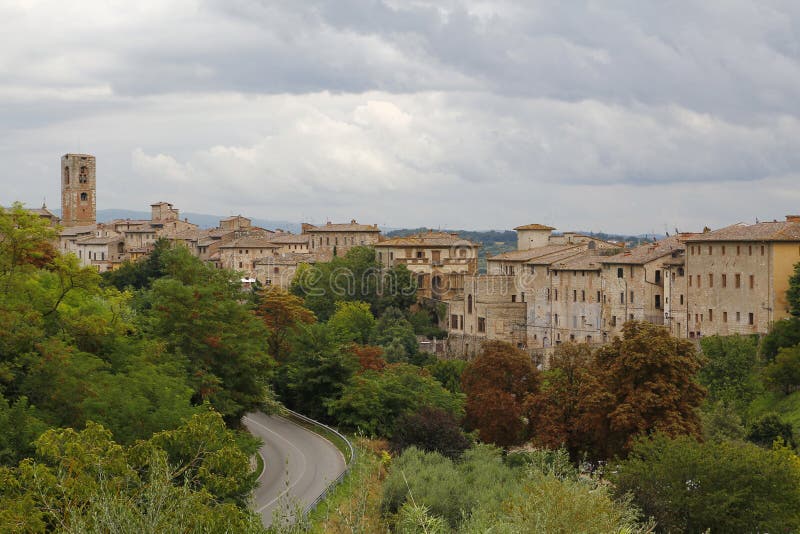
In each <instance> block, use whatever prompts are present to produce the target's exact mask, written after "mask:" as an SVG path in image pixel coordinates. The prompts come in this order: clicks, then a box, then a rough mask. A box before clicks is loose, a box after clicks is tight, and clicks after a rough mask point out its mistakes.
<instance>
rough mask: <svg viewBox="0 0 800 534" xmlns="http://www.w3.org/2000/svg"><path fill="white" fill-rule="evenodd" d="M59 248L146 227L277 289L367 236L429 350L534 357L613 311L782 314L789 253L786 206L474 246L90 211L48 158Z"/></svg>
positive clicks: (715, 327)
mask: <svg viewBox="0 0 800 534" xmlns="http://www.w3.org/2000/svg"><path fill="white" fill-rule="evenodd" d="M61 170H62V173H61V190H62V195H61V203H62V211H61V213H62V217H61V219H60V220H59V219H58V217H56V215H55V214H53V213H52V212H50V211H49V210H47V209H46V208H45V207H43V208H41V209H38V210H33V211H35V212H36V213H38V214H39V215H41V216H42V217H46V218H48V219H50V221H51V222H52V223H53V224H60V226H61V227H62V230H61V231H60V235H59V250H60V251H61V252H63V253H73V254H75V255H76V256H77V257H78V258H79V259H80V261H81V263H82V264H83V265H85V266H94V267H96V268H97V269H98V271H100V272H105V271H108V270H113V269H116V268H117V267H119V266H120V265H121V264H123V263H124V262H126V261H136V260H138V259H140V258H142V257H144V256H146V255H147V254H148V253H149V252H150V251H152V249H153V247H154V245H155V243H156V241H157V240H159V239H165V240H168V241H169V242H171V243H172V244H175V245H181V246H185V247H187V248H188V249H189V250H190V251H191V252H192V254H194V255H196V256H197V257H198V258H200V259H201V260H203V261H206V262H209V263H211V264H213V265H215V266H216V267H218V268H224V269H232V270H236V271H240V272H241V273H242V276H243V278H242V281H243V283H245V284H255V283H258V284H261V285H262V286H273V287H280V288H282V289H288V288H289V286H290V284H291V282H292V280H293V277H294V274H295V272H296V271H297V269H298V266H300V265H302V264H309V265H311V264H314V263H316V262H321V261H329V260H330V259H331V258H333V257H334V256H337V255H344V254H345V253H346V252H347V251H348V250H349V249H351V248H353V247H356V246H368V247H374V249H375V250H376V255H377V259H378V262H379V263H380V264H381V266H383V267H386V268H389V267H392V266H395V265H405V266H406V267H407V268H408V270H409V271H410V272H411V273H412V274H413V276H414V277H415V280H416V284H417V288H418V293H417V294H418V297H419V298H420V299H421V300H422V301H430V302H433V303H434V304H441V305H443V306H444V309H445V310H446V312H445V313H444V314H443V316H442V317H440V320H441V322H442V325H441V326H442V327H443V328H445V329H446V330H447V332H448V337H447V341H446V342H443V343H441V344H438V345H437V351H439V352H444V353H447V354H449V355H455V356H472V355H474V354H476V353H477V351H479V350H480V347H481V344H482V342H483V341H484V340H500V341H505V342H508V343H512V344H513V345H515V346H517V347H519V348H521V349H525V350H527V351H529V352H530V354H531V355H532V356H534V357H535V358H542V357H545V356H546V355H547V353H548V352H549V350H548V349H552V348H553V347H555V346H557V345H559V344H560V343H562V342H565V341H574V342H582V343H589V344H601V343H605V342H608V341H609V340H610V339H613V338H614V337H615V336H618V335H619V334H620V333H621V331H622V326H623V324H624V323H625V322H626V321H629V320H637V321H648V322H650V323H653V324H657V325H664V326H665V327H667V328H668V330H669V331H670V333H671V334H672V335H674V336H676V337H679V338H688V339H697V338H700V337H703V336H710V335H729V334H766V333H767V332H768V330H769V327H770V325H771V324H772V323H773V322H774V321H776V320H779V319H782V318H785V317H786V316H787V315H788V303H787V301H786V298H785V292H786V289H787V284H788V278H789V275H790V274H791V271H792V268H793V265H794V264H795V263H797V262H798V261H800V216H796V215H787V216H786V217H785V220H783V221H771V222H757V223H755V224H744V223H735V224H732V225H730V226H727V227H724V228H720V229H715V230H709V229H706V231H703V232H695V233H692V232H682V233H679V234H677V235H672V236H668V237H666V238H665V239H662V240H659V241H655V242H653V243H648V244H644V245H641V246H637V247H634V248H631V249H627V248H625V245H624V244H623V243H618V242H609V241H604V240H601V239H598V238H596V237H592V236H589V235H584V234H581V233H577V232H570V231H565V232H561V233H556V229H555V228H553V227H550V226H546V225H542V224H537V223H532V224H524V225H521V226H518V227H516V228H515V229H514V230H515V231H516V232H517V249H516V250H514V251H511V252H506V253H502V254H499V255H496V256H491V257H489V258H487V272H486V273H480V272H478V250H479V248H480V244H478V243H475V242H472V241H469V240H466V239H462V238H461V237H459V236H458V235H457V234H453V233H447V232H436V231H428V232H421V233H417V234H414V235H408V236H403V237H393V238H388V237H385V236H383V235H382V233H381V231H380V229H379V228H378V226H377V225H376V224H361V223H359V222H357V221H356V220H355V219H353V220H351V221H349V222H342V223H339V222H327V223H326V224H323V225H312V224H307V223H303V224H302V230H301V233H300V234H293V233H289V232H284V231H281V230H272V229H266V228H260V227H257V226H254V225H252V224H251V219H249V218H247V217H245V216H242V215H237V216H232V217H227V218H224V219H222V220H220V221H219V225H218V226H217V227H216V228H206V229H203V228H199V227H198V226H197V225H196V224H193V223H191V222H189V221H188V220H186V219H181V217H180V212H179V210H178V209H177V208H176V207H175V206H174V205H173V204H171V203H169V202H155V203H154V204H152V205H151V206H150V208H151V217H150V219H147V220H131V219H117V220H113V221H107V222H99V221H97V220H96V192H97V176H96V164H95V158H94V157H93V156H91V155H88V154H66V155H64V156H63V157H62V158H61Z"/></svg>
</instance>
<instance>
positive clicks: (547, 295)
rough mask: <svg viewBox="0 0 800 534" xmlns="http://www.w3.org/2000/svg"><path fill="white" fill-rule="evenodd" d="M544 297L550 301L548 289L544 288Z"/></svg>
mask: <svg viewBox="0 0 800 534" xmlns="http://www.w3.org/2000/svg"><path fill="white" fill-rule="evenodd" d="M544 296H545V298H546V299H547V300H548V301H549V300H550V288H549V287H546V288H544Z"/></svg>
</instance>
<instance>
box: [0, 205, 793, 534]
mask: <svg viewBox="0 0 800 534" xmlns="http://www.w3.org/2000/svg"><path fill="white" fill-rule="evenodd" d="M54 237H55V230H54V229H53V228H51V227H49V226H47V224H46V223H45V222H44V221H43V220H42V219H40V218H38V217H37V216H35V215H31V214H29V213H28V212H26V211H25V210H23V209H22V208H21V206H19V205H16V206H14V207H13V208H10V209H2V210H0V288H1V289H0V430H2V431H0V531H1V532H6V531H9V532H49V531H57V532H76V533H77V532H111V531H115V532H162V531H163V532H173V531H179V532H263V531H264V528H263V527H262V525H261V522H260V518H259V517H258V516H257V515H256V514H254V513H252V512H251V511H250V509H249V507H248V503H249V495H250V492H251V491H252V489H253V487H254V485H255V484H256V476H255V473H254V471H253V468H252V466H251V463H250V458H251V457H252V456H253V454H254V453H255V451H256V450H257V448H258V446H259V443H258V442H257V440H255V439H254V438H252V437H251V436H250V435H249V434H247V433H246V432H244V431H243V427H242V425H241V417H242V415H243V414H245V413H247V412H249V411H253V410H262V411H265V412H267V413H275V412H279V411H280V409H281V406H287V407H289V408H292V409H293V410H296V411H299V412H301V413H303V414H305V415H307V416H309V417H313V418H315V419H318V420H321V421H324V422H326V423H329V424H331V425H335V426H336V427H338V428H339V429H341V430H343V431H345V432H347V433H348V434H350V435H351V436H353V437H354V439H356V441H357V442H358V443H359V448H360V452H361V454H360V455H359V456H360V458H361V460H360V462H361V463H360V464H359V466H357V468H356V469H354V471H353V472H352V473H351V475H350V477H351V479H352V480H351V481H350V482H349V483H345V484H343V485H342V486H341V488H340V489H339V490H337V492H336V493H335V494H334V495H333V496H332V497H331V501H332V502H331V503H330V504H329V505H326V507H325V510H326V512H325V513H324V514H322V515H317V516H313V517H311V518H309V519H308V521H304V522H301V523H299V524H297V525H294V526H279V527H275V528H274V529H273V531H275V532H279V531H280V532H283V531H294V532H302V531H312V532H387V531H388V532H398V533H411V532H427V533H449V532H476V533H477V532H487V531H491V532H503V533H505V532H507V533H512V532H521V531H534V532H609V533H611V532H614V533H617V532H707V531H710V532H795V531H798V530H799V529H800V457H798V455H797V441H796V432H797V429H798V425H799V424H800V266H798V267H797V268H796V270H795V274H794V276H793V277H792V281H791V288H790V290H789V295H788V297H789V302H790V303H791V306H792V317H791V318H789V319H786V320H784V321H779V322H777V323H776V324H775V325H774V328H773V330H772V332H771V333H770V334H769V335H767V336H766V337H764V338H763V339H757V338H751V337H737V336H734V337H727V338H715V337H709V338H704V339H703V340H702V342H701V347H700V350H698V348H697V347H696V346H695V345H694V344H692V343H691V342H689V341H686V340H679V339H676V338H673V337H671V336H670V335H669V334H668V332H667V331H666V330H664V329H663V328H661V327H658V326H655V325H652V324H649V323H639V322H630V323H627V324H626V325H625V327H624V333H623V335H622V336H621V337H620V338H618V339H615V340H614V341H613V342H612V343H609V344H608V345H605V346H602V347H599V348H596V347H591V346H589V345H576V344H564V345H561V346H559V347H558V349H557V351H556V353H555V354H554V355H553V356H552V358H551V361H550V364H549V366H548V367H547V368H546V369H544V370H542V369H538V368H537V367H535V366H534V365H533V364H532V362H531V359H530V357H529V356H528V355H527V354H526V353H524V352H523V351H521V350H519V349H517V348H515V347H512V346H510V345H507V344H504V343H501V342H487V343H486V344H485V345H484V347H483V350H482V353H481V354H480V355H479V356H477V357H476V358H474V359H473V360H471V361H463V360H438V359H437V358H435V357H434V356H433V355H431V354H428V353H425V352H421V351H420V349H419V342H418V339H417V336H425V335H431V336H437V337H439V336H440V335H441V332H440V331H439V330H438V323H439V318H438V316H437V313H438V310H437V309H436V308H426V307H421V306H420V305H418V304H416V296H415V293H414V278H413V277H412V276H411V275H410V273H409V272H408V271H407V270H406V269H405V268H404V267H402V266H401V267H396V268H394V269H391V270H388V271H381V270H379V269H378V265H377V263H376V260H375V254H374V251H373V250H371V249H369V248H365V247H356V248H354V249H352V250H350V251H349V252H348V253H347V254H346V255H345V256H342V257H336V258H334V259H333V260H332V261H331V262H329V263H318V264H316V265H315V266H313V267H311V266H307V267H304V268H303V269H300V270H299V271H298V274H297V276H296V277H295V280H294V282H293V284H292V287H291V288H290V290H289V291H288V292H284V291H280V290H277V289H270V288H262V287H256V288H255V289H253V290H247V291H243V290H242V288H241V284H240V282H239V280H240V277H239V276H238V274H237V273H234V272H229V271H225V270H218V269H216V268H214V267H212V266H210V265H207V264H204V263H203V262H201V261H200V260H198V259H197V258H195V257H193V256H192V255H191V254H190V253H189V252H188V251H187V250H186V249H184V248H182V247H175V248H171V247H170V246H169V244H168V243H166V242H163V241H159V242H158V243H157V245H156V248H155V250H154V251H153V253H152V254H150V255H149V256H148V257H147V258H146V259H144V260H141V261H139V262H136V263H129V264H125V265H123V266H122V267H120V268H119V269H117V270H115V271H112V272H109V273H104V274H103V275H99V274H98V273H97V272H96V271H94V270H92V269H89V268H81V267H80V266H79V264H78V262H77V259H76V258H74V257H71V256H62V255H60V254H59V253H58V252H57V251H56V250H55V249H54V248H53V246H52V243H53V240H54ZM342 273H348V275H347V277H346V279H345V280H344V281H343V280H342V277H341V275H342Z"/></svg>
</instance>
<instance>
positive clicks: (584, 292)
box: [581, 289, 586, 302]
mask: <svg viewBox="0 0 800 534" xmlns="http://www.w3.org/2000/svg"><path fill="white" fill-rule="evenodd" d="M581 302H586V290H585V289H581Z"/></svg>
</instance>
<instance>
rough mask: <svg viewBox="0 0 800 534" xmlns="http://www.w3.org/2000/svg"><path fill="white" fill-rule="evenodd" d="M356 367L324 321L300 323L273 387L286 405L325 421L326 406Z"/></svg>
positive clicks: (352, 358)
mask: <svg viewBox="0 0 800 534" xmlns="http://www.w3.org/2000/svg"><path fill="white" fill-rule="evenodd" d="M358 367H359V365H358V360H357V359H356V357H355V356H354V355H353V353H352V352H351V351H349V350H345V347H344V346H343V345H342V343H341V342H340V340H339V339H337V337H336V335H335V333H334V332H333V331H332V330H331V329H330V328H329V327H328V325H327V324H308V325H300V327H299V328H298V329H297V331H296V333H295V335H294V337H293V338H292V351H291V357H290V358H289V359H288V360H287V361H286V362H285V363H283V364H282V365H281V366H280V367H279V368H278V376H277V379H276V382H275V387H276V390H277V391H278V393H280V395H281V398H282V400H283V401H284V402H285V404H286V405H287V406H289V407H290V408H293V409H295V410H297V411H299V412H301V413H303V414H304V415H307V416H309V417H313V418H315V419H319V420H325V421H327V420H329V418H328V409H327V405H329V404H330V403H331V402H333V401H335V400H337V399H338V398H339V397H341V395H342V390H343V389H344V388H345V385H346V384H347V383H348V382H349V380H350V377H352V376H353V374H355V372H356V370H357V369H358Z"/></svg>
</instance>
